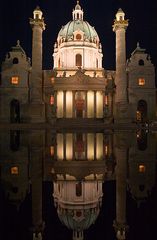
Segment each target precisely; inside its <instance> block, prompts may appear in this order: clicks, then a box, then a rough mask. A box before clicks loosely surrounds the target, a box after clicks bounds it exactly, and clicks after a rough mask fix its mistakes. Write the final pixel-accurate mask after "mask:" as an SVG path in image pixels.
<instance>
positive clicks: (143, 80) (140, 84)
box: [138, 78, 145, 86]
mask: <svg viewBox="0 0 157 240" xmlns="http://www.w3.org/2000/svg"><path fill="white" fill-rule="evenodd" d="M138 85H139V86H144V85H145V79H144V78H139V79H138Z"/></svg>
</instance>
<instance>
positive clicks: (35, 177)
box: [31, 135, 44, 240]
mask: <svg viewBox="0 0 157 240" xmlns="http://www.w3.org/2000/svg"><path fill="white" fill-rule="evenodd" d="M34 137H35V139H33V138H34ZM33 138H32V143H34V141H38V140H37V139H41V136H38V135H37V136H35V135H34V136H33ZM38 144H39V145H37V146H31V183H32V225H33V228H32V230H33V240H41V239H42V232H43V229H44V225H43V219H42V155H43V154H42V147H41V144H40V143H39V142H38ZM32 145H33V144H32Z"/></svg>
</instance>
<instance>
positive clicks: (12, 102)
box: [0, 1, 156, 124]
mask: <svg viewBox="0 0 157 240" xmlns="http://www.w3.org/2000/svg"><path fill="white" fill-rule="evenodd" d="M30 25H31V27H32V32H33V38H32V64H31V63H30V59H29V58H27V56H26V53H25V51H24V50H23V48H22V47H21V45H20V42H19V41H18V42H17V45H16V46H15V47H13V48H12V50H11V51H10V52H9V53H7V55H6V59H5V61H4V62H3V63H2V72H1V76H2V78H1V88H0V121H1V122H7V123H9V122H11V123H19V122H20V123H29V122H36V123H40V122H42V123H44V122H49V123H51V124H56V122H57V121H58V120H62V119H63V123H66V121H65V120H66V119H68V120H69V119H73V120H74V121H75V119H86V120H88V119H93V120H100V121H102V122H105V123H112V122H122V123H123V122H130V123H131V122H133V121H141V122H145V121H154V120H155V117H156V116H155V108H156V89H155V71H154V66H153V64H152V63H151V60H150V56H149V55H148V54H147V53H146V52H145V49H142V48H140V46H139V44H137V48H136V49H135V50H134V52H133V53H132V54H131V58H130V59H129V60H127V61H126V40H125V32H126V29H127V27H128V20H126V19H125V14H124V12H123V11H122V10H121V9H119V10H118V12H117V14H116V19H115V20H114V24H113V31H114V32H115V35H116V71H114V70H113V71H111V70H106V69H104V68H103V67H102V58H103V52H102V46H101V43H100V39H99V36H98V34H97V32H96V30H95V28H94V27H92V26H91V25H90V24H89V23H88V22H87V21H85V20H84V12H83V10H82V8H81V6H80V4H79V1H77V4H76V6H75V8H74V10H73V11H72V20H71V21H70V22H68V23H67V24H66V25H64V26H63V27H62V28H61V30H60V31H59V33H58V36H57V40H56V43H55V44H54V52H53V59H54V65H53V69H52V70H43V69H42V55H43V54H42V45H43V41H42V34H43V31H44V30H45V23H44V18H43V13H42V11H41V10H40V9H39V7H37V8H36V9H35V10H34V12H33V18H32V19H30ZM95 122H98V121H95Z"/></svg>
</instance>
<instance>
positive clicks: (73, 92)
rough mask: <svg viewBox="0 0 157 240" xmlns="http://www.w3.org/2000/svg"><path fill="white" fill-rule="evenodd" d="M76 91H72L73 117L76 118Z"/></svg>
mask: <svg viewBox="0 0 157 240" xmlns="http://www.w3.org/2000/svg"><path fill="white" fill-rule="evenodd" d="M75 93H76V91H72V95H73V111H72V114H73V118H75Z"/></svg>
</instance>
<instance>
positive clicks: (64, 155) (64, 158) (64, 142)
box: [63, 133, 66, 160]
mask: <svg viewBox="0 0 157 240" xmlns="http://www.w3.org/2000/svg"><path fill="white" fill-rule="evenodd" d="M63 160H66V134H65V133H64V134H63Z"/></svg>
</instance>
